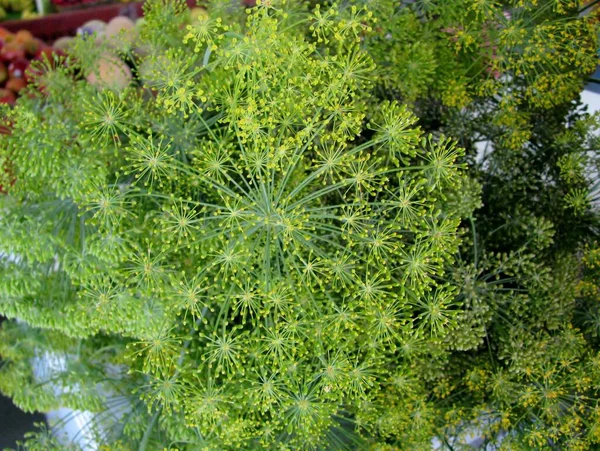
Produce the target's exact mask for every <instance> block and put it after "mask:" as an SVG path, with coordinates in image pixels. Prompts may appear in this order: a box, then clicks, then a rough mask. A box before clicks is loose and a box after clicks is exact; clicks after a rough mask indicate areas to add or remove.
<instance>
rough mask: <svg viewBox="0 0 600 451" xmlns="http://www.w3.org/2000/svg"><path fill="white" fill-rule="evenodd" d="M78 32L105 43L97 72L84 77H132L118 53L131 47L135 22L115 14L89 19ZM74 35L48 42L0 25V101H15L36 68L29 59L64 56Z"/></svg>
mask: <svg viewBox="0 0 600 451" xmlns="http://www.w3.org/2000/svg"><path fill="white" fill-rule="evenodd" d="M77 34H79V35H83V36H92V37H93V38H94V39H95V40H96V42H97V43H98V44H99V45H102V44H103V43H106V49H107V52H106V53H105V55H104V57H103V58H100V59H99V60H98V63H97V65H98V67H97V69H98V70H97V71H95V72H94V73H91V74H89V75H88V76H87V79H88V81H89V82H90V83H92V84H96V83H99V82H100V81H101V80H105V79H115V80H117V79H118V80H120V82H119V83H120V84H121V85H123V86H126V85H127V84H129V81H130V80H131V70H130V69H129V67H128V66H127V65H126V64H125V63H124V62H123V61H122V60H121V58H120V57H119V56H118V55H117V53H118V52H119V51H122V50H124V49H126V48H127V47H131V45H132V44H133V42H134V40H135V37H136V35H137V30H136V25H135V22H133V21H132V20H131V19H129V18H128V17H125V16H117V17H115V18H113V19H112V20H111V21H109V22H108V23H105V22H102V21H99V20H92V21H89V22H87V23H86V24H84V25H83V26H81V27H80V28H79V29H78V30H77ZM72 43H73V38H72V37H70V36H65V37H62V38H59V39H57V40H56V41H55V42H54V43H53V45H48V44H46V43H45V42H43V41H42V40H40V39H37V38H35V37H34V36H33V35H32V34H31V33H30V32H29V31H26V30H20V31H18V32H16V33H11V32H9V31H7V30H5V29H3V28H0V103H8V104H14V102H15V100H16V98H17V97H18V96H19V95H20V93H21V91H22V90H23V89H24V88H25V87H26V86H27V84H28V82H29V81H30V78H31V76H34V75H35V71H34V70H32V71H28V68H29V67H30V65H31V63H32V61H39V62H43V61H45V60H46V59H48V60H52V59H53V55H59V56H60V55H65V53H66V52H68V49H69V46H70V45H72Z"/></svg>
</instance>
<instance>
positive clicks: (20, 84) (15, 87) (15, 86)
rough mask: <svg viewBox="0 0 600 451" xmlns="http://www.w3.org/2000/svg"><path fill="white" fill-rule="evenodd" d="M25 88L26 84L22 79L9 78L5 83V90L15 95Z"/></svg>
mask: <svg viewBox="0 0 600 451" xmlns="http://www.w3.org/2000/svg"><path fill="white" fill-rule="evenodd" d="M25 86H27V82H26V81H25V80H23V79H22V78H9V79H8V81H7V82H6V89H10V90H11V91H12V92H14V93H15V94H18V93H19V91H20V90H21V89H23V88H24V87H25Z"/></svg>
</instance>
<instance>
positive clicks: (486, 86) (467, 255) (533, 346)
mask: <svg viewBox="0 0 600 451" xmlns="http://www.w3.org/2000/svg"><path fill="white" fill-rule="evenodd" d="M352 3H353V4H355V5H364V4H369V5H370V7H371V8H372V11H373V13H374V17H375V19H377V25H376V26H374V27H373V33H371V34H369V35H368V36H366V37H365V41H364V45H365V49H366V50H367V51H368V53H369V54H370V55H371V56H372V57H373V59H374V61H375V62H376V64H377V69H376V70H377V71H378V75H379V77H378V79H377V82H376V84H375V90H374V98H377V99H378V100H376V101H375V102H378V101H379V100H380V99H386V100H392V99H394V100H398V101H402V102H406V103H408V104H409V105H411V107H412V108H413V109H414V110H415V111H416V112H417V115H418V116H419V119H420V125H421V126H422V127H423V128H424V129H425V130H426V131H430V132H433V133H445V134H446V135H448V136H451V137H453V138H454V139H456V140H457V141H458V142H459V143H460V144H461V146H463V147H464V148H465V149H466V161H467V162H468V167H469V175H470V178H469V179H467V180H464V182H463V186H464V191H463V192H461V196H460V198H452V199H450V202H451V204H452V205H453V206H454V207H455V208H457V209H459V210H460V209H461V208H462V206H461V205H463V204H466V205H469V206H473V205H477V203H478V202H479V199H478V196H477V193H478V192H479V193H480V194H481V204H480V205H479V207H480V208H477V209H476V210H475V212H474V213H473V214H471V213H469V211H468V209H467V210H465V213H464V214H463V216H466V217H469V220H468V221H464V222H463V223H462V224H461V230H462V231H463V232H464V234H463V235H462V240H461V245H460V247H459V258H458V260H457V261H455V262H454V265H453V267H452V268H449V271H450V272H451V273H452V276H451V277H450V278H447V281H448V282H449V283H451V284H454V285H456V286H458V288H457V297H456V299H457V300H458V301H460V302H461V303H462V304H463V309H462V310H461V312H460V313H459V316H458V318H457V320H458V321H459V323H460V324H461V327H459V328H456V329H454V330H452V331H451V332H450V333H449V334H448V335H447V337H446V340H447V341H448V343H449V344H450V347H451V348H453V349H454V350H453V352H451V353H450V354H445V355H444V359H445V361H444V362H443V364H441V365H439V366H438V367H437V372H436V373H434V374H432V375H431V376H430V378H429V379H427V382H428V385H427V387H428V391H429V392H430V393H431V394H432V396H433V397H434V398H435V399H436V402H435V405H436V407H437V409H438V411H437V412H438V414H439V416H437V418H436V424H437V426H438V429H437V430H438V436H439V437H440V438H441V439H442V441H443V446H445V447H446V448H448V449H456V447H457V446H461V445H460V444H461V440H462V439H463V437H464V435H465V434H472V433H473V431H474V430H476V431H478V434H480V435H481V437H483V439H484V442H485V444H486V446H490V447H495V448H500V449H581V450H586V449H595V447H597V446H598V442H599V440H600V437H599V436H598V427H597V424H598V401H597V400H598V390H597V387H598V386H599V381H600V373H599V372H598V349H599V348H598V342H597V338H596V335H595V333H596V332H595V330H597V329H596V328H597V324H598V322H597V321H598V316H597V310H596V307H595V301H594V296H595V294H594V293H595V292H596V290H595V284H596V283H597V279H595V275H594V274H595V272H594V271H595V269H594V268H595V263H594V262H595V261H596V260H595V258H596V253H597V252H596V250H597V237H598V231H599V229H598V210H597V196H598V173H597V168H598V155H599V154H598V140H597V137H596V136H595V133H597V129H598V117H597V116H595V115H589V114H587V113H586V112H585V110H584V109H583V108H581V105H580V103H579V93H580V91H581V89H582V88H583V86H584V83H585V82H586V78H587V76H588V75H589V74H591V73H592V72H593V71H594V70H595V68H596V64H597V25H596V24H595V18H594V17H593V16H592V15H587V16H586V15H583V14H582V13H584V12H586V6H585V4H584V3H585V2H575V1H554V0H548V1H542V0H540V1H521V0H519V1H504V2H495V1H485V0H484V1H462V0H459V1H439V2H438V1H429V0H427V1H421V0H416V1H414V2H400V3H398V2H386V1H382V2H366V1H364V2H363V1H360V2H352ZM336 13H337V14H338V15H341V16H343V15H345V14H348V12H347V11H346V10H345V9H344V8H339V9H337V11H336ZM483 148H485V149H484V150H483V151H482V149H483ZM592 287H594V288H592Z"/></svg>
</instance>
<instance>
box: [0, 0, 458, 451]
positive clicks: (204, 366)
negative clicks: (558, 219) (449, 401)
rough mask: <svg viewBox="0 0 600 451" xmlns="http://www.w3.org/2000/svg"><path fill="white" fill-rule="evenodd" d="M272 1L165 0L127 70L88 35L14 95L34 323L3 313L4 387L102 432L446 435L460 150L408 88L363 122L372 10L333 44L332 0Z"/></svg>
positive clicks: (197, 438)
mask: <svg viewBox="0 0 600 451" xmlns="http://www.w3.org/2000/svg"><path fill="white" fill-rule="evenodd" d="M268 3H269V2H265V3H264V4H263V5H260V6H259V7H257V8H256V9H253V10H252V11H248V12H247V13H246V12H244V11H243V10H241V9H240V10H239V13H238V12H236V11H232V10H230V8H229V4H228V2H222V3H219V2H214V3H213V4H211V5H210V7H209V8H208V10H207V13H206V14H205V15H201V16H200V17H199V18H198V19H197V20H196V21H194V22H193V23H191V24H190V23H188V22H189V20H188V19H189V17H188V13H187V11H186V9H185V8H184V6H183V4H181V3H178V2H171V1H169V2H157V1H155V2H150V3H149V5H148V7H147V10H146V17H145V23H144V25H143V26H142V28H141V29H140V32H139V40H138V41H136V42H134V43H132V45H131V46H130V48H125V49H121V53H120V56H121V57H122V58H123V59H124V60H126V61H128V62H129V64H130V65H131V67H132V69H131V73H132V74H133V75H132V80H131V82H130V83H129V79H128V77H125V76H124V75H123V74H125V75H127V74H126V72H127V71H126V70H125V69H123V70H120V71H117V70H113V71H112V72H111V71H108V70H106V69H105V66H102V64H105V65H109V66H117V65H118V64H120V63H117V62H116V61H115V60H114V58H115V56H114V55H110V54H107V53H106V52H107V49H106V48H103V47H102V46H98V45H97V43H96V42H94V40H93V39H90V38H88V39H85V38H84V39H81V40H80V41H79V42H78V43H77V45H76V46H75V47H74V49H73V50H72V52H71V54H70V56H69V57H68V58H67V59H66V60H65V61H63V62H62V64H61V62H54V64H50V63H48V64H47V66H53V67H44V68H40V70H39V71H38V72H39V76H38V78H37V79H36V80H37V82H36V86H37V88H38V89H41V88H43V89H41V90H42V91H43V94H35V93H33V92H32V95H31V96H29V97H25V98H23V99H22V100H20V102H19V103H18V105H17V106H16V107H15V108H14V109H13V110H10V111H9V110H6V111H5V115H6V121H7V123H10V129H11V133H10V134H9V135H6V136H3V137H2V141H1V147H2V156H3V158H4V162H5V166H6V176H5V178H6V181H5V182H4V183H3V185H4V186H5V187H6V189H7V191H8V194H7V195H6V196H4V197H3V199H2V202H3V205H2V215H1V216H2V217H1V221H2V230H3V232H2V234H1V238H0V242H1V246H0V247H1V248H2V250H3V251H4V252H5V253H6V254H7V255H10V256H11V257H10V258H4V259H3V260H2V277H1V282H0V283H1V289H0V291H1V292H2V301H1V303H0V311H1V312H2V313H3V314H4V315H6V316H8V317H12V318H19V319H21V320H22V322H24V323H27V325H28V326H29V327H27V328H25V326H24V324H23V323H14V322H9V323H6V324H5V326H4V327H3V330H2V340H1V342H2V349H1V351H2V355H3V357H4V358H5V359H6V363H5V364H4V365H3V367H2V374H1V377H0V387H1V389H2V391H3V392H6V393H8V394H9V395H10V396H12V397H13V399H14V400H15V402H17V404H18V405H20V406H21V407H23V408H25V409H30V410H31V409H39V410H47V409H51V408H54V407H58V406H66V407H71V408H73V409H80V410H87V411H91V412H95V413H96V414H97V415H96V420H95V422H94V425H93V433H94V437H95V440H96V442H97V443H98V444H102V445H103V446H105V447H106V449H140V450H158V449H163V448H165V449H219V450H222V449H229V448H232V449H233V448H244V449H316V448H324V447H329V448H331V449H342V448H357V447H358V448H364V447H366V446H371V445H375V444H377V443H378V442H382V443H384V442H385V437H384V436H383V435H382V433H381V432H380V431H379V428H377V426H376V425H377V424H378V422H380V421H382V419H384V418H387V420H386V421H388V422H389V425H388V426H387V427H386V428H383V429H382V431H383V432H384V433H385V434H386V435H393V434H401V435H406V436H407V440H411V441H414V442H415V443H423V442H428V441H429V440H430V438H431V435H432V432H433V429H432V423H431V422H430V421H428V418H429V417H431V416H433V415H434V411H433V409H432V408H431V406H430V405H429V404H428V402H427V397H428V394H427V392H426V391H425V390H424V387H423V386H421V384H420V383H419V381H418V379H417V377H418V376H417V375H418V374H419V372H421V371H423V372H431V371H436V369H435V367H436V365H439V364H440V361H438V360H436V358H437V357H436V356H437V355H438V354H439V353H440V352H441V350H443V349H444V348H445V346H446V345H445V344H444V336H445V335H446V334H447V333H448V331H450V330H452V329H453V328H454V327H456V326H457V324H456V321H455V318H456V314H457V313H458V310H459V308H460V305H459V303H458V302H457V301H456V299H455V292H456V290H455V287H454V286H453V285H452V284H451V283H446V282H443V281H442V280H441V279H440V276H442V275H443V274H444V273H445V270H444V267H445V266H446V265H449V264H451V262H452V261H453V259H454V255H455V254H456V251H457V246H458V243H459V242H458V237H457V233H456V232H457V228H458V226H459V223H460V219H461V218H460V214H458V212H457V210H456V209H455V208H451V207H450V206H449V205H450V203H449V199H450V197H451V196H453V195H454V196H455V197H456V195H458V193H457V190H458V189H459V188H460V186H461V181H462V180H463V178H464V175H463V171H462V169H461V164H459V163H458V159H459V158H460V156H461V154H462V151H461V150H460V149H459V148H457V147H456V145H455V144H454V142H452V141H451V140H449V139H447V138H444V137H442V136H437V137H433V136H431V135H429V136H425V135H424V134H423V133H422V132H421V130H420V129H419V128H418V127H417V126H416V125H415V123H416V122H417V118H416V117H415V116H414V115H413V114H412V113H411V112H410V111H409V110H408V109H407V108H405V107H403V106H401V105H399V104H397V103H396V102H384V103H382V104H381V105H380V106H379V108H378V111H377V113H376V114H374V115H373V116H372V117H369V119H368V120H366V114H365V105H366V101H367V99H368V93H369V90H370V89H371V87H372V78H373V74H374V72H373V70H374V65H373V62H372V60H371V58H370V57H369V56H368V55H367V54H366V53H364V52H362V51H361V50H360V48H359V44H360V41H361V37H362V36H363V35H364V34H365V33H368V32H369V29H370V27H371V25H370V22H371V20H372V15H371V14H370V13H369V12H368V11H367V10H366V9H364V8H353V9H352V11H351V14H350V16H349V17H347V18H340V19H339V20H336V21H332V22H331V30H332V31H335V33H336V43H335V45H334V44H333V43H332V44H331V45H325V44H324V43H323V42H320V40H319V39H317V38H312V37H311V36H310V26H311V24H312V23H315V22H319V21H320V20H321V18H320V16H319V12H318V11H313V12H310V11H308V10H306V9H304V8H302V7H301V6H296V5H289V6H287V7H286V8H285V9H284V8H274V7H272V6H271V5H270V4H268ZM245 16H247V17H245ZM307 36H308V37H307ZM98 62H100V65H99V63H98ZM128 70H129V69H128ZM95 71H96V72H95ZM107 73H109V74H112V76H106V74H107ZM115 74H116V75H115ZM81 75H83V76H86V77H87V79H88V80H89V79H90V75H92V76H93V77H92V80H94V83H92V84H90V83H87V82H86V81H84V80H82V79H81ZM45 352H46V353H53V355H60V356H61V357H62V358H63V359H64V362H65V363H64V368H62V369H61V370H60V371H55V372H54V373H53V374H52V377H50V378H48V379H46V380H39V378H37V379H36V377H35V374H34V373H33V372H32V365H31V360H32V359H33V358H35V357H36V356H39V355H40V354H43V353H45ZM421 367H422V369H421ZM413 379H414V381H413ZM74 387H76V389H74ZM56 393H58V395H57V394H56ZM115 406H117V407H115ZM115 416H119V418H118V419H117V420H115V418H114V417H115ZM415 417H421V418H422V420H421V422H422V425H421V426H420V427H418V428H414V429H412V426H411V424H413V418H415ZM44 440H45V442H44V443H46V444H45V445H44V446H47V447H49V448H51V445H49V444H48V443H52V442H53V440H54V439H52V438H51V437H50V436H49V435H48V433H47V432H46V433H44V432H42V433H40V434H39V435H38V436H37V438H34V439H32V440H30V441H29V442H28V444H26V445H24V446H26V447H27V446H29V447H34V446H37V445H39V443H41V442H42V441H44ZM54 442H56V440H54ZM36 444H37V445H36ZM55 446H56V447H58V448H60V446H62V445H58V444H56V445H55ZM45 449H48V448H45Z"/></svg>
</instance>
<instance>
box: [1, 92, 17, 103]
mask: <svg viewBox="0 0 600 451" xmlns="http://www.w3.org/2000/svg"><path fill="white" fill-rule="evenodd" d="M15 100H17V98H16V97H15V94H14V93H13V92H12V91H11V90H10V89H4V88H0V103H8V104H9V105H14V103H15Z"/></svg>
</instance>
